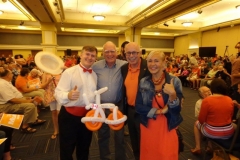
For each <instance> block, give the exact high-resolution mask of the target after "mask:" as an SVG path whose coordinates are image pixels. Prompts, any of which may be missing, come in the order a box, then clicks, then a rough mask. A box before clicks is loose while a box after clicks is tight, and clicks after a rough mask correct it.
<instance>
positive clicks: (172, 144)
mask: <svg viewBox="0 0 240 160" xmlns="http://www.w3.org/2000/svg"><path fill="white" fill-rule="evenodd" d="M156 97H157V101H158V103H159V104H160V105H161V106H164V101H163V98H162V97H158V96H156ZM152 106H155V107H158V105H157V103H156V101H155V98H154V99H153V103H152ZM140 129H141V141H140V142H141V145H140V159H141V160H159V159H160V160H178V137H177V133H176V130H175V129H172V130H171V131H170V132H169V131H168V126H167V118H166V117H165V116H164V115H162V114H161V115H158V116H157V118H156V120H154V119H148V127H147V128H146V127H145V126H144V125H142V124H141V125H140Z"/></svg>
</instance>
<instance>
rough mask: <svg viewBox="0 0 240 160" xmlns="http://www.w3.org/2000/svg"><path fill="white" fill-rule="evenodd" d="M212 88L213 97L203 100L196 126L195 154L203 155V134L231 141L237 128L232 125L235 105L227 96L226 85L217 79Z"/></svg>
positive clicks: (193, 151)
mask: <svg viewBox="0 0 240 160" xmlns="http://www.w3.org/2000/svg"><path fill="white" fill-rule="evenodd" d="M210 88H211V92H212V96H208V97H206V98H204V99H203V101H202V105H201V109H200V112H199V116H198V121H196V122H195V125H194V136H195V142H196V146H195V148H193V149H191V152H192V153H193V154H201V149H200V148H201V147H200V138H201V133H202V135H204V136H205V137H209V138H212V139H229V138H230V137H231V136H232V135H233V134H234V128H235V127H236V125H235V124H233V123H232V116H233V109H234V104H233V101H232V99H231V98H230V97H228V96H227V90H228V87H227V85H226V83H225V82H224V81H223V80H222V79H219V78H215V79H214V80H213V81H212V83H211V87H210Z"/></svg>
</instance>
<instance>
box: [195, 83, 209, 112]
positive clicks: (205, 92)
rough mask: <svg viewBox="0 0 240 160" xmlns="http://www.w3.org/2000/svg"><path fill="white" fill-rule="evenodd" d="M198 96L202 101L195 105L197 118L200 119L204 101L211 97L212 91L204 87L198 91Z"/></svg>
mask: <svg viewBox="0 0 240 160" xmlns="http://www.w3.org/2000/svg"><path fill="white" fill-rule="evenodd" d="M198 95H199V97H200V99H199V100H198V101H197V102H196V104H195V117H198V115H199V112H200V108H201V105H202V101H203V99H204V98H206V97H208V96H211V95H212V92H211V91H210V89H209V88H208V87H206V86H202V87H200V88H199V89H198Z"/></svg>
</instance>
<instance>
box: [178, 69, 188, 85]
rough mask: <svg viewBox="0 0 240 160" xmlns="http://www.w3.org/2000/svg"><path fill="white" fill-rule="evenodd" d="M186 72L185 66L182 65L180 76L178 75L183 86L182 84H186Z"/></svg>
mask: <svg viewBox="0 0 240 160" xmlns="http://www.w3.org/2000/svg"><path fill="white" fill-rule="evenodd" d="M188 74H189V71H188V70H187V66H183V71H182V72H181V74H180V76H178V78H179V79H180V80H181V82H182V85H183V86H184V85H185V86H187V80H186V78H187V77H188Z"/></svg>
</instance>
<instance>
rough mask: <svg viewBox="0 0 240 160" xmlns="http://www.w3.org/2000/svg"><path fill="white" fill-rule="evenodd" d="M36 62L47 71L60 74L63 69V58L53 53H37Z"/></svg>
mask: <svg viewBox="0 0 240 160" xmlns="http://www.w3.org/2000/svg"><path fill="white" fill-rule="evenodd" d="M35 63H36V65H37V66H38V68H40V69H41V70H43V71H44V72H46V73H50V74H55V75H56V74H60V73H61V72H62V71H63V67H64V64H63V60H62V59H61V58H60V57H58V56H56V55H55V54H53V53H50V52H45V51H41V52H38V53H37V54H36V55H35Z"/></svg>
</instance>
